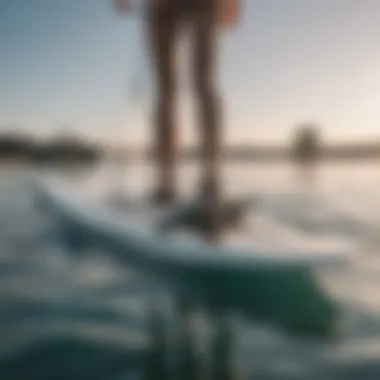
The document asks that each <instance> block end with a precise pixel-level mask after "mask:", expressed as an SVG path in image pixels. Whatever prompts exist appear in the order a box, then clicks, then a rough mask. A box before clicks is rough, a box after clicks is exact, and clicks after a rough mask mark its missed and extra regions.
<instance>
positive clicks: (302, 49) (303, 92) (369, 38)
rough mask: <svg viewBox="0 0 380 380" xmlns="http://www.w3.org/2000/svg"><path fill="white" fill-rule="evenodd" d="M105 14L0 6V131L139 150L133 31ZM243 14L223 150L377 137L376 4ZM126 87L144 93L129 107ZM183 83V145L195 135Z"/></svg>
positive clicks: (231, 68)
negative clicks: (69, 130) (301, 128)
mask: <svg viewBox="0 0 380 380" xmlns="http://www.w3.org/2000/svg"><path fill="white" fill-rule="evenodd" d="M110 3H111V2H110V0H61V1H60V0H0V52H1V60H0V128H5V127H7V128H9V127H12V128H13V127H17V128H23V129H26V130H30V131H32V132H33V133H36V134H41V135H44V134H49V133H52V132H54V131H56V130H57V129H58V128H59V127H60V126H61V125H70V126H73V128H76V129H78V131H80V133H82V134H85V135H92V136H94V137H101V136H103V137H104V138H105V137H106V136H107V137H108V138H110V139H119V140H120V139H123V138H125V139H129V140H136V141H143V140H145V139H146V138H147V136H148V132H149V122H150V118H149V107H150V99H149V97H148V95H149V94H150V93H151V90H152V89H151V85H149V75H148V70H147V68H148V67H149V66H148V64H147V63H146V62H145V61H144V56H143V55H142V49H143V47H142V46H141V45H139V44H140V43H141V41H143V40H142V38H141V37H142V36H141V35H140V26H141V25H140V24H139V22H138V19H137V18H136V17H130V18H128V17H122V16H120V15H118V14H116V13H115V12H114V11H113V9H112V7H111V5H110ZM243 12H244V13H243V19H242V24H241V26H240V27H239V29H238V30H236V31H235V32H233V33H229V34H226V35H225V37H224V39H223V42H222V44H223V47H222V50H221V63H222V64H221V67H220V79H221V86H222V89H223V92H224V102H225V105H226V115H227V117H226V130H227V136H228V139H229V140H230V141H244V142H248V141H251V142H255V141H256V140H261V139H272V138H273V139H276V140H277V139H282V138H284V137H286V136H287V135H288V134H289V131H290V128H292V127H293V126H294V124H296V123H298V122H302V121H304V120H306V121H309V120H312V121H315V122H318V123H319V124H320V125H321V126H323V128H324V129H325V131H326V134H327V135H328V136H330V137H331V138H336V137H340V136H343V137H347V136H363V137H366V136H369V135H370V136H380V1H379V0H243ZM133 76H138V77H140V78H142V79H143V81H144V83H145V91H144V92H143V94H142V95H141V97H140V100H139V99H136V101H135V102H134V103H131V102H129V100H128V97H127V95H128V82H129V81H130V79H131V78H132V77H133ZM183 83H184V92H183V97H182V102H181V105H182V107H181V109H182V111H183V112H182V117H181V118H180V119H181V122H180V123H181V126H182V127H183V136H184V139H185V140H186V139H187V138H191V137H192V136H193V135H194V132H196V129H193V128H191V125H192V124H193V123H192V122H193V120H192V118H191V117H190V115H191V108H190V105H191V102H189V99H190V97H189V92H188V91H186V82H185V81H184V82H183ZM128 102H129V103H128ZM133 107H134V109H133ZM132 109H133V112H132ZM121 136H122V137H121Z"/></svg>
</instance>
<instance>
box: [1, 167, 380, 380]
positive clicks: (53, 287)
mask: <svg viewBox="0 0 380 380" xmlns="http://www.w3.org/2000/svg"><path fill="white" fill-rule="evenodd" d="M102 171H103V174H104V169H96V171H91V172H88V173H86V178H87V179H89V180H91V181H93V186H94V188H96V187H97V186H99V187H101V186H103V185H104V179H105V178H108V180H109V182H112V183H113V184H116V182H115V181H114V180H111V179H110V175H109V174H108V175H107V176H104V175H103V174H100V173H101V172H102ZM115 174H118V173H115ZM34 175H35V173H34V172H33V171H32V170H29V169H26V168H21V167H18V168H15V167H12V168H9V167H8V168H7V167H2V168H1V169H0V178H1V181H0V221H1V226H2V227H1V232H0V233H1V235H0V242H1V251H0V274H1V275H0V282H1V284H0V285H1V286H0V353H1V357H0V377H1V378H4V379H20V380H22V379H24V378H25V379H26V378H27V379H58V378H59V379H68V378H74V379H75V378H78V379H79V378H80V379H86V378H91V379H94V378H95V379H124V378H128V376H129V375H132V374H133V373H134V371H135V370H136V368H138V365H139V363H141V358H142V352H143V350H144V347H145V346H146V339H147V337H146V334H145V333H146V319H145V316H144V309H145V307H146V299H147V294H150V293H151V292H152V291H154V290H153V289H150V288H149V287H148V286H147V285H146V284H145V283H144V282H142V281H141V280H140V279H139V278H138V277H137V276H135V275H134V274H133V273H125V272H124V271H122V270H121V269H120V268H119V267H118V266H117V264H116V263H113V262H111V261H110V260H109V259H107V257H106V256H105V255H104V254H103V253H102V252H96V251H93V252H91V253H90V254H87V255H86V256H78V255H75V253H74V252H66V251H65V250H64V249H63V248H62V247H60V246H59V244H57V241H56V240H55V238H54V236H55V235H54V221H53V220H51V219H50V217H49V215H46V214H44V213H42V212H40V210H38V209H37V208H36V205H35V203H34V199H33V196H32V192H31V187H30V186H31V183H32V181H33V177H34ZM80 177H82V178H83V175H82V174H81V175H80ZM179 177H180V183H181V186H182V190H183V192H190V191H192V187H193V184H194V183H196V180H197V170H196V168H195V167H194V166H191V165H189V166H186V167H185V166H184V167H182V168H181V171H180V173H179ZM131 178H133V183H132V184H130V185H131V186H128V188H129V189H130V191H131V192H141V189H147V188H148V186H149V183H150V182H151V180H152V173H151V170H150V168H149V167H146V166H136V167H135V168H131V169H129V170H128V171H127V172H126V173H125V176H124V178H123V179H122V181H123V182H124V185H125V183H126V182H127V183H129V182H130V181H131ZM136 178H137V179H136ZM225 178H226V188H227V191H228V192H229V193H231V194H252V193H256V192H259V193H260V192H266V193H273V192H293V193H294V192H299V191H300V189H299V187H298V186H297V184H296V178H297V174H296V172H295V171H294V170H293V168H291V167H290V166H288V165H274V164H273V165H272V164H271V165H269V164H268V165H248V164H230V165H227V166H226V168H225ZM379 190H380V167H379V168H378V165H377V163H376V162H375V163H370V164H369V163H366V164H345V165H341V166H332V165H326V166H324V167H322V168H321V170H320V171H319V173H318V181H317V182H316V187H315V188H314V189H313V191H314V193H317V194H319V195H323V197H324V198H325V199H326V200H328V201H329V202H330V204H331V205H333V206H334V207H337V208H338V209H339V210H343V211H344V212H342V215H339V217H337V218H336V220H335V224H334V225H333V226H332V225H328V226H327V229H330V230H331V229H333V227H334V228H335V230H336V231H334V234H335V233H337V234H341V235H342V236H344V235H349V236H350V237H351V238H354V240H355V241H356V242H357V243H358V244H357V248H358V250H360V255H361V256H360V259H359V262H358V264H357V268H356V273H355V293H356V294H355V295H356V298H355V299H356V304H355V308H356V319H355V323H354V324H353V325H352V326H351V329H350V331H349V332H348V333H347V335H346V337H345V339H344V341H343V342H342V343H341V344H339V345H337V346H334V347H331V346H329V347H326V346H324V347H314V346H311V345H309V344H305V343H300V342H293V341H289V340H285V339H284V338H283V337H281V336H278V335H277V334H273V333H272V332H271V331H268V330H266V329H263V328H259V327H249V328H248V327H246V326H244V327H243V326H241V327H240V328H239V329H238V330H239V331H240V334H241V335H242V337H241V339H240V349H239V359H240V360H241V361H243V362H244V367H245V368H246V369H247V371H248V372H249V373H252V376H253V377H254V378H255V379H257V378H262V379H270V378H275V379H282V378H284V379H296V378H300V379H319V378H321V377H323V378H330V379H338V378H341V379H362V378H365V379H378V378H379V376H380V364H379V363H380V360H379V359H380V319H379V317H380V296H379V295H380V292H378V286H379V285H380V259H379V257H380V256H379V255H378V254H379V252H380V239H377V236H380V234H378V233H377V231H380V227H379V228H378V226H380V224H379V222H378V221H379V216H378V215H379V212H380V195H379V194H380V192H379ZM302 191H303V193H305V191H308V192H310V190H302ZM292 202H293V203H292ZM297 202H299V200H298V201H297V198H295V199H293V200H292V201H290V200H289V202H288V204H289V205H290V207H289V209H290V211H294V210H297ZM293 205H294V206H293ZM299 208H300V206H298V209H299ZM290 211H289V210H288V211H287V212H288V215H290V214H292V213H291V212H290ZM293 214H294V213H293ZM352 220H354V221H355V222H352ZM293 222H294V223H299V221H298V222H297V218H294V220H293ZM301 224H303V225H304V223H301ZM313 228H314V225H313V224H310V226H309V227H308V229H309V231H308V233H310V231H311V232H312V233H320V231H318V230H317V229H313ZM347 285H350V284H347ZM351 285H352V284H351ZM155 290H156V291H157V289H155ZM203 329H204V323H203V324H202V323H201V322H200V324H199V334H200V335H202V334H203Z"/></svg>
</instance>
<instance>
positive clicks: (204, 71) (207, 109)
mask: <svg viewBox="0 0 380 380" xmlns="http://www.w3.org/2000/svg"><path fill="white" fill-rule="evenodd" d="M194 1H195V7H194V12H193V18H192V27H193V33H194V40H193V46H194V62H193V70H194V77H193V82H194V87H195V94H196V96H197V101H198V109H199V121H200V127H201V138H202V141H201V144H202V160H203V162H202V164H203V178H202V182H201V189H200V191H201V196H202V197H203V199H204V200H205V205H206V206H207V209H208V211H207V215H208V217H207V222H208V223H207V225H208V227H209V229H208V230H209V234H210V237H211V238H212V239H216V238H217V237H218V235H219V233H220V232H221V207H220V206H221V205H220V203H221V199H220V198H221V194H220V188H219V186H220V185H219V183H218V182H219V180H220V173H219V170H220V154H221V125H220V121H221V120H220V109H219V107H220V105H219V99H218V94H217V92H216V88H215V83H214V80H215V63H216V62H215V60H216V54H215V53H216V51H215V50H216V43H217V41H216V39H217V35H216V33H217V30H216V28H217V25H216V17H217V8H216V7H217V1H216V0H194Z"/></svg>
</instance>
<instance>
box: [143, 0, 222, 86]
mask: <svg viewBox="0 0 380 380" xmlns="http://www.w3.org/2000/svg"><path fill="white" fill-rule="evenodd" d="M216 13H217V0H151V2H150V6H149V9H148V17H147V21H148V23H147V26H148V39H149V44H150V52H151V54H152V59H153V63H154V70H155V71H156V74H157V79H158V82H159V85H161V87H162V85H163V86H170V85H171V83H172V82H173V81H174V76H175V72H174V71H175V67H174V66H175V63H174V51H175V49H176V46H175V45H176V42H177V38H178V36H179V34H180V32H181V31H182V27H183V26H185V27H186V29H188V30H189V32H190V37H191V42H192V50H193V54H192V55H193V62H192V67H193V73H194V75H193V81H195V82H203V83H204V82H205V81H207V79H208V78H210V77H211V76H212V72H213V66H214V50H215V43H216V41H215V40H216V38H215V37H216V36H215V31H216Z"/></svg>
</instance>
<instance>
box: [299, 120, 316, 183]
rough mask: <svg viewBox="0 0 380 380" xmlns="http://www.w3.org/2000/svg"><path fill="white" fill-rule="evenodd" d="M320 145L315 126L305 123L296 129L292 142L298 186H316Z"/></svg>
mask: <svg viewBox="0 0 380 380" xmlns="http://www.w3.org/2000/svg"><path fill="white" fill-rule="evenodd" d="M321 145H322V141H321V133H320V130H319V128H318V127H317V126H316V125H314V124H311V123H307V124H306V123H305V124H301V125H299V126H298V127H297V128H296V130H295V133H294V140H293V158H294V161H295V165H296V170H297V178H298V180H297V183H298V184H299V185H300V186H306V187H314V185H315V184H316V181H317V180H318V178H317V169H318V168H317V165H318V162H319V161H320V158H321Z"/></svg>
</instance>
